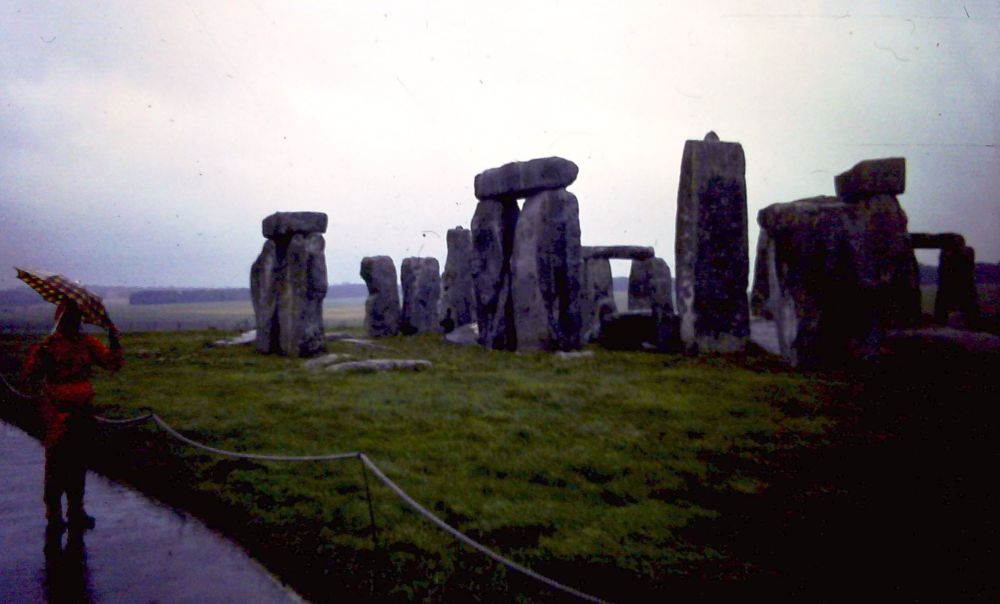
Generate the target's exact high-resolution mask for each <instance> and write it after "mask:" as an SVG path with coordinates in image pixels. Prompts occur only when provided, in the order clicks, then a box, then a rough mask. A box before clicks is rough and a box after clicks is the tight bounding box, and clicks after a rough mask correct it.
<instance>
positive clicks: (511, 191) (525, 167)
mask: <svg viewBox="0 0 1000 604" xmlns="http://www.w3.org/2000/svg"><path fill="white" fill-rule="evenodd" d="M579 172H580V168H578V167H577V165H576V164H574V163H573V162H571V161H569V160H568V159H563V158H561V157H545V158H541V159H532V160H530V161H523V162H522V161H516V162H511V163H509V164H504V165H503V166H500V167H499V168H491V169H489V170H486V171H485V172H481V173H479V174H477V175H476V179H475V187H474V188H475V193H476V198H477V199H483V200H485V199H500V198H508V197H512V198H515V199H520V198H525V197H530V196H532V195H534V194H536V193H540V192H541V191H549V190H555V189H563V188H566V187H568V186H569V185H571V184H573V181H575V180H576V176H577V174H578V173H579Z"/></svg>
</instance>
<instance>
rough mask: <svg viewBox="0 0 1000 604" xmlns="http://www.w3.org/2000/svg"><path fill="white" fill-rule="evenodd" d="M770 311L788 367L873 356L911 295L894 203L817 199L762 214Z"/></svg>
mask: <svg viewBox="0 0 1000 604" xmlns="http://www.w3.org/2000/svg"><path fill="white" fill-rule="evenodd" d="M757 221H758V223H759V224H760V226H761V228H762V229H764V230H765V231H766V232H767V245H768V248H767V255H766V258H767V263H768V280H769V282H768V292H769V295H770V299H769V302H768V306H769V307H770V309H771V311H772V312H773V313H774V318H775V323H776V326H777V331H778V344H779V346H780V348H781V352H782V355H784V356H785V357H786V359H787V360H788V361H789V362H791V363H792V364H793V365H812V366H816V365H837V364H842V363H844V362H846V361H849V360H852V359H864V358H868V357H871V356H872V355H874V354H876V353H877V352H878V349H879V346H880V344H881V340H882V337H883V335H884V333H885V331H886V330H887V329H889V328H892V327H903V326H906V321H907V320H908V318H909V317H912V306H913V304H914V301H915V298H914V295H913V293H914V292H915V291H917V274H916V265H915V262H914V256H913V249H912V248H911V247H910V241H909V237H908V235H907V229H906V214H905V213H903V210H902V208H900V206H899V202H898V201H897V200H896V198H895V197H894V196H892V195H880V196H875V197H871V198H867V199H864V200H859V201H856V202H850V203H847V202H845V201H844V200H842V199H838V198H836V197H815V198H810V199H802V200H798V201H794V202H790V203H780V204H773V205H771V206H768V207H766V208H764V209H763V210H761V211H760V213H759V214H758V217H757Z"/></svg>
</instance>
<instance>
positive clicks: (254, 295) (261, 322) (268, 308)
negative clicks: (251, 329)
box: [250, 240, 280, 354]
mask: <svg viewBox="0 0 1000 604" xmlns="http://www.w3.org/2000/svg"><path fill="white" fill-rule="evenodd" d="M279 269H280V267H279V263H278V245H277V244H276V243H275V242H274V241H270V240H268V241H265V242H264V247H263V248H262V249H261V250H260V255H259V256H257V260H255V261H254V263H253V265H252V266H251V267H250V300H251V301H252V302H253V314H254V318H255V320H256V324H257V334H256V342H257V343H256V348H257V352H261V353H264V354H268V353H271V352H277V350H278V342H277V335H278V334H277V310H278V287H277V278H278V273H279Z"/></svg>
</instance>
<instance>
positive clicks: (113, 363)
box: [87, 328, 125, 372]
mask: <svg viewBox="0 0 1000 604" xmlns="http://www.w3.org/2000/svg"><path fill="white" fill-rule="evenodd" d="M118 334H119V331H118V330H117V329H115V328H112V329H109V330H108V343H109V344H110V345H111V348H110V349H109V348H107V347H106V346H104V344H101V341H100V340H98V339H97V338H93V337H88V338H87V343H88V345H89V348H90V353H91V354H92V355H93V357H94V360H95V361H96V362H97V364H98V365H100V366H101V367H104V368H105V369H107V370H108V371H111V372H115V371H118V370H119V369H121V368H122V365H124V364H125V357H124V356H123V355H122V345H121V342H119V341H118Z"/></svg>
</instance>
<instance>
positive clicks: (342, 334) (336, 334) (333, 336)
mask: <svg viewBox="0 0 1000 604" xmlns="http://www.w3.org/2000/svg"><path fill="white" fill-rule="evenodd" d="M353 337H354V336H352V335H351V334H349V333H347V332H346V331H331V332H329V333H327V334H326V341H327V342H336V341H338V340H345V339H347V338H353Z"/></svg>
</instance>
